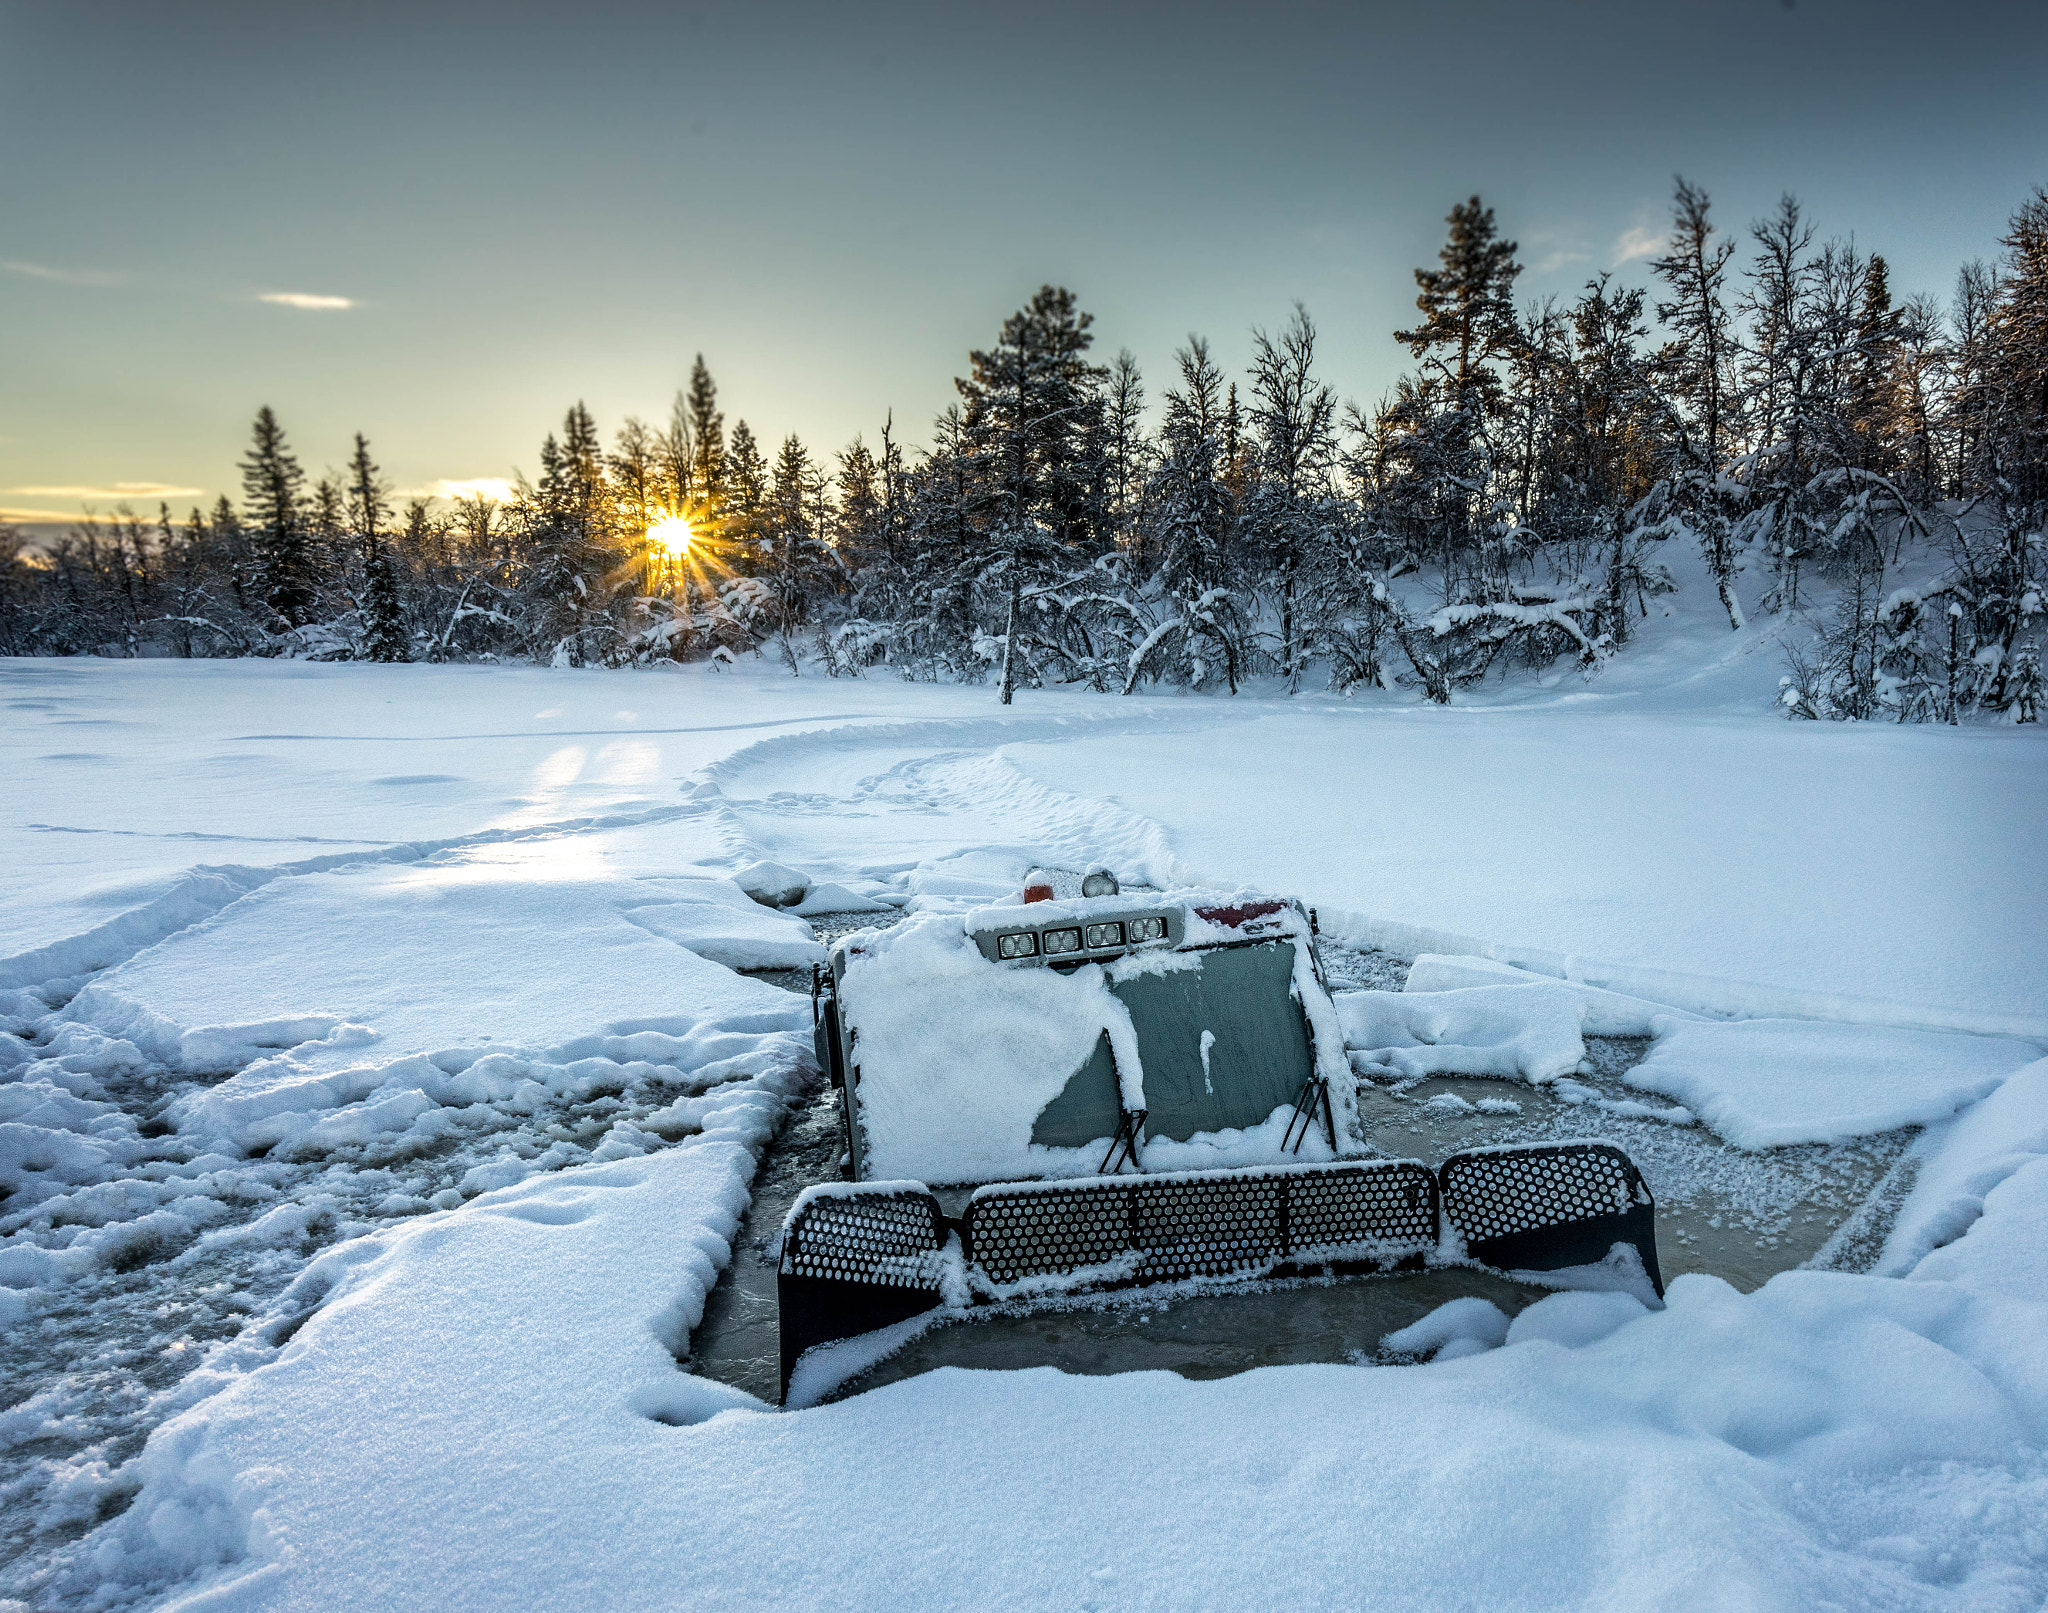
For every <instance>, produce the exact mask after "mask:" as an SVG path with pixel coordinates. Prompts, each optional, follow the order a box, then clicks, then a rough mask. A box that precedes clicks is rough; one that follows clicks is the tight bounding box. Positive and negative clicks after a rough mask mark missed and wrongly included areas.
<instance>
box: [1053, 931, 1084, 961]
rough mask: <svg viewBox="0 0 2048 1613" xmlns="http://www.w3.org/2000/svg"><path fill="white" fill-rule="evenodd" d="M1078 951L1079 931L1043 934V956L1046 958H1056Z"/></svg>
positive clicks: (1079, 946) (1079, 943) (1079, 944)
mask: <svg viewBox="0 0 2048 1613" xmlns="http://www.w3.org/2000/svg"><path fill="white" fill-rule="evenodd" d="M1080 950H1081V932H1080V931H1079V930H1047V931H1046V932H1045V955H1046V956H1047V957H1048V958H1055V957H1058V956H1059V955H1060V954H1061V953H1062V952H1079V951H1080Z"/></svg>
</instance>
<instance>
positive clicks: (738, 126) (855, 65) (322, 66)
mask: <svg viewBox="0 0 2048 1613" xmlns="http://www.w3.org/2000/svg"><path fill="white" fill-rule="evenodd" d="M2044 17H2048V7H2043V6H2040V5H2010V6H1992V5H1974V6H1973V5H1940V6H1936V5H1927V6H1909V5H1897V4H1865V5H1851V4H1846V3H1839V0H1801V3H1800V4H1798V5H1797V6H1796V7H1791V6H1786V5H1785V4H1783V3H1782V0H1726V3H1702V4H1694V5H1684V6H1653V5H1645V4H1574V5H1566V4H1537V3H1522V4H1513V5H1497V4H1477V3H1475V4H1462V5H1456V6H1441V7H1422V6H1414V5H1408V6H1399V7H1380V6H1372V5H1361V4H1353V5H1333V6H1289V5H1284V4H1275V5H1259V6H1247V7H1243V8H1225V7H1216V6H1108V5H1094V6H1072V7H1057V6H1048V7H1021V6H1020V7H1004V8H997V7H966V6H951V7H948V6H936V5H934V6H888V5H866V6H860V7H827V6H817V5H809V6H805V5H774V4H765V3H764V4H754V5H734V4H712V5H701V6H700V5H690V6H630V5H609V4H604V3H601V0H598V3H590V4H583V5H560V4H556V5H549V6H545V7H542V6H528V5H523V4H509V5H495V6H482V5H440V6H436V5H420V4H400V5H385V4H375V3H351V4H348V5H322V6H318V7H315V6H308V5H291V4H288V3H287V4H273V5H269V6H255V5H232V4H218V3H215V4H207V3H190V4H180V5H176V6H170V5H161V4H137V5H119V4H93V5H83V4H76V3H62V0H49V3H34V0H0V151H4V152H5V153H6V159H5V161H4V162H0V509H4V510H7V511H10V512H62V513H68V512H71V511H74V510H76V508H77V507H78V504H79V501H80V498H81V497H83V496H86V493H85V492H84V491H76V490H98V493H97V497H96V499H95V501H96V502H97V503H98V504H99V505H100V506H101V507H103V508H104V507H106V506H107V505H109V504H111V503H112V502H113V496H114V495H115V494H116V493H118V492H119V491H120V490H121V489H122V488H123V486H124V485H125V486H127V487H128V488H131V489H134V490H136V491H135V493H134V497H135V500H136V502H137V503H138V504H140V505H142V506H144V507H146V508H153V504H154V495H153V493H151V492H149V491H146V490H147V489H150V488H152V487H155V486H158V485H161V486H164V487H175V488H189V489H197V493H196V494H193V493H180V494H177V495H176V496H175V497H174V500H173V502H174V503H175V504H176V505H177V506H178V507H179V508H180V509H181V510H182V508H183V507H184V506H185V505H188V504H190V503H192V502H194V499H195V497H198V498H203V499H205V500H209V501H210V499H211V498H212V497H213V496H214V495H215V494H216V493H218V492H220V491H222V490H229V491H232V490H233V486H234V477H235V473H234V461H235V459H236V457H237V456H238V455H239V454H240V453H241V451H242V447H243V443H244V440H245V438H246V434H247V426H248V419H249V416H250V415H251V414H252V413H253V412H254V410H255V409H256V407H257V405H259V404H262V403H270V404H272V405H273V406H275V407H276V408H277V410H278V411H279V413H280V415H281V416H282V418H283V420H284V423H285V426H286V429H287V431H288V433H289V434H290V437H291V440H292V442H293V443H294V445H295V446H296V448H297V449H298V451H299V453H300V455H301V457H302V458H303V459H304V460H305V461H306V463H307V464H308V466H309V467H310V468H312V469H314V470H315V471H318V470H320V469H322V468H324V467H326V466H329V465H337V464H339V463H340V461H341V459H342V458H343V456H344V454H345V453H346V451H347V448H348V441H349V435H350V433H352V432H354V431H356V430H358V429H360V430H362V431H364V432H367V433H368V434H369V436H370V438H371V440H372V444H373V446H374V448H375V449H376V451H377V453H378V455H379V457H380V458H381V459H382V461H383V463H384V465H385V467H386V469H387V471H388V472H390V474H391V475H392V476H393V478H394V479H395V480H396V481H397V483H398V484H399V485H400V486H401V487H422V486H426V485H428V484H431V483H433V482H435V481H436V480H438V479H443V478H446V479H451V480H459V479H465V478H474V477H499V476H506V475H509V474H510V473H511V471H512V470H513V468H514V467H515V466H524V467H525V468H527V469H528V470H529V471H531V470H532V469H533V466H534V459H535V449H536V447H537V445H538V443H539V440H540V438H541V436H542V434H543V433H544V432H546V431H547V430H549V429H550V428H551V427H553V426H555V425H556V424H557V423H558V422H559V420H560V417H561V414H562V411H563V410H564V408H565V407H566V406H567V405H568V404H569V403H571V402H572V401H574V400H575V399H577V398H582V399H584V400H586V401H587V402H588V403H589V404H590V406H591V408H592V409H593V410H594V411H595V412H596V414H597V416H598V419H599V422H600V424H601V426H602V427H603V428H604V430H605V432H606V434H607V436H609V435H610V433H611V432H612V430H614V429H615V428H616V427H617V425H618V423H619V421H620V420H621V419H622V418H623V417H624V416H625V415H626V414H628V413H638V414H640V415H642V416H645V417H647V418H649V419H651V420H653V419H659V418H661V417H662V416H663V415H664V414H665V411H666V409H667V406H668V401H669V398H670V396H671V395H672V394H673V392H674V390H675V389H676V387H677V386H678V385H680V384H681V382H682V380H683V378H684V377H685V375H686V374H687V372H688V367H689V362H690V358H691V355H692V354H693V353H695V352H696V351H698V350H700V349H701V350H702V351H703V352H704V354H705V355H706V358H707V360H708V362H709V363H710V365H711V367H712V370H713V373H714V374H715V375H716V376H717V378H718V380H719V383H720V387H721V391H722V396H723V400H724V403H725V406H726V411H727V416H728V419H729V420H730V419H732V418H736V417H738V416H742V415H744V416H745V417H746V418H747V419H748V420H749V422H750V423H751V424H752V425H753V426H754V427H755V430H756V432H757V434H758V435H760V436H761V437H762V438H763V439H764V440H773V439H779V437H780V436H781V435H782V434H783V433H784V432H786V431H791V430H794V431H796V432H798V433H799V434H800V435H802V436H803V438H804V439H805V441H806V442H807V443H809V444H810V445H811V446H812V447H813V449H814V450H817V451H818V452H820V454H821V455H823V454H826V453H829V452H830V451H832V450H836V449H837V448H839V447H840V446H842V445H843V444H844V443H845V442H846V441H847V440H848V439H849V438H851V437H852V435H853V433H854V432H855V431H857V430H859V431H863V432H865V433H866V435H867V437H868V439H869V440H870V442H872V441H873V440H874V436H875V432H876V428H877V427H878V426H879V425H880V423H881V420H882V416H883V412H884V410H885V409H888V408H890V407H891V406H893V407H894V409H895V413H896V419H897V422H898V425H899V428H901V429H902V431H903V432H904V433H905V435H906V436H907V437H908V439H909V440H910V441H912V442H920V441H922V440H923V439H924V437H925V434H926V427H927V425H928V422H929V420H930V418H931V416H932V415H933V414H934V413H935V412H936V411H937V410H939V409H940V408H942V407H944V405H945V404H946V403H947V402H948V401H949V400H950V398H951V397H952V387H951V378H952V377H953V376H954V375H956V374H958V373H960V372H961V371H962V369H963V368H964V366H965V354H966V350H967V349H968V348H969V347H970V346H973V345H979V344H983V343H985V342H986V341H987V340H988V339H989V338H990V336H992V335H993V333H994V331H995V329H996V326H997V325H998V323H999V322H1000V320H1001V319H1002V317H1003V316H1004V315H1005V314H1006V313H1007V312H1009V311H1010V310H1011V309H1013V308H1014V307H1016V306H1017V304H1018V303H1020V302H1021V301H1022V300H1023V299H1024V298H1025V297H1026V296H1027V295H1028V294H1029V293H1030V292H1031V291H1032V290H1033V289H1034V288H1035V287H1036V286H1037V285H1039V284H1040V283H1041V282H1042V281H1047V280H1051V281H1057V282H1060V283H1063V284H1065V285H1068V286H1071V287H1072V288H1073V289H1074V290H1075V291H1076V292H1077V293H1078V294H1079V296H1080V298H1081V300H1082V303H1083V306H1085V307H1086V308H1088V309H1090V310H1091V311H1093V312H1094V314H1095V316H1096V327H1095V328H1096V332H1097V336H1098V347H1099V350H1100V352H1102V353H1103V354H1104V355H1107V354H1108V353H1113V352H1114V351H1115V350H1116V349H1117V348H1118V347H1120V346H1128V347H1130V348H1131V349H1132V350H1133V351H1134V352H1135V353H1136V354H1137V355H1138V357H1139V360H1140V362H1141V363H1142V364H1143V366H1144V368H1145V370H1146V373H1147V377H1148V382H1149V384H1150V385H1151V387H1152V389H1153V392H1154V395H1155V396H1156V394H1157V391H1158V389H1159V388H1160V387H1161V386H1163V385H1164V384H1165V382H1166V381H1167V379H1168V369H1169V365H1170V361H1171V355H1172V351H1173V349H1174V347H1175V346H1176V345H1177V344H1179V343H1180V342H1181V341H1182V340H1184V338H1185V336H1186V333H1187V332H1188V331H1190V330H1197V331H1201V332H1204V333H1205V334H1207V335H1208V336H1210V337H1211V339H1212V341H1213V343H1214V346H1215V349H1216V352H1217V356H1218V357H1219V359H1221V360H1222V361H1223V362H1224V363H1225V365H1226V367H1229V368H1232V369H1233V370H1235V369H1238V368H1241V365H1242V363H1243V360H1244V358H1245V356H1246V354H1247V351H1248V348H1249V338H1248V333H1249V329H1250V327H1251V326H1252V325H1254V324H1265V325H1268V326H1277V325H1279V324H1280V323H1282V322H1283V321H1284V320H1285V319H1286V318H1287V315H1288V311H1289V306H1290V304H1291V302H1292V301H1293V300H1294V299H1295V298H1297V297H1298V298H1301V299H1303V300H1304V301H1306V303H1307V304H1308V306H1309V309H1310V311H1311V313H1312V314H1313V315H1314V316H1315V318H1316V319H1317V321H1318V323H1319V324H1320V326H1321V327H1322V331H1323V349H1322V351H1323V357H1324V362H1325V368H1326V371H1327V375H1328V378H1329V379H1330V380H1331V381H1332V382H1333V383H1334V384H1335V385H1336V386H1337V388H1338V390H1339V392H1340V393H1341V394H1343V395H1344V396H1346V397H1349V398H1355V399H1357V400H1359V401H1361V402H1370V401H1371V400H1373V399H1374V398H1376V397H1378V396H1379V395H1380V394H1381V393H1382V392H1383V391H1384V390H1385V389H1386V388H1387V387H1388V386H1389V385H1390V384H1391V382H1392V381H1393V379H1394V377H1395V376H1396V375H1397V374H1398V373H1399V372H1400V369H1401V367H1402V365H1403V362H1404V357H1405V355H1404V354H1403V352H1402V350H1401V349H1400V348H1399V347H1398V345H1397V344H1396V343H1395V342H1394V341H1393V340H1392V338H1391V336H1390V334H1389V333H1390V332H1391V331H1392V330H1394V329H1395V328H1397V327H1398V326H1400V325H1403V324H1405V323H1406V322H1407V321H1408V318H1409V316H1410V314H1411V312H1412V299H1413V296H1414V287H1413V283H1412V280H1411V278H1410V272H1411V270H1412V269H1413V268H1414V267H1415V266H1416V265H1418V264H1422V263H1427V262H1430V261H1432V260H1433V257H1434V253H1435V251H1436V248H1437V245H1438V244H1439V242H1440V240H1441V237H1442V232H1443V222H1442V221H1443V215H1444V214H1445V212H1446V211H1447V210H1448V208H1449V206H1450V204H1451V203H1452V202H1453V201H1455V200H1457V199H1459V198H1461V197H1463V196H1465V195H1467V194H1470V193H1472V192H1474V191H1477V192H1478V193H1480V194H1481V195H1482V196H1483V197H1484V198H1485V199H1486V200H1487V201H1488V202H1489V203H1490V204H1492V205H1493V206H1494V207H1495V208H1496V210H1497V212H1498V214H1499V217H1500V221H1501V224H1502V226H1503V229H1504V230H1505V232H1506V233H1507V234H1509V235H1511V236H1513V237H1515V238H1516V239H1518V240H1519V241H1520V242H1521V244H1522V255H1523V259H1524V262H1525V263H1526V264H1527V265H1528V270H1527V272H1526V273H1525V274H1524V276H1523V278H1522V281H1521V286H1520V290H1521V292H1522V293H1523V294H1524V295H1528V296H1533V295H1540V294H1543V293H1546V292H1556V293H1559V294H1569V293H1571V292H1573V291H1574V290H1576V288H1577V287H1578V286H1579V284H1580V283H1581V282H1582V281H1583V280H1584V279H1585V277H1586V276H1587V275H1588V274H1590V273H1592V272H1594V271H1596V270H1599V269H1605V268H1614V267H1617V266H1619V267H1620V268H1621V269H1622V272H1623V274H1624V276H1627V277H1640V276H1642V275H1643V273H1644V269H1645V266H1644V263H1643V261H1642V260H1643V258H1644V257H1646V256H1647V255H1648V248H1649V243H1651V242H1652V241H1654V240H1655V239H1657V238H1658V236H1659V235H1660V233H1661V230H1662V228H1663V225H1664V223H1665V220H1666V217H1667V213H1668V204H1669V195H1670V189H1671V176H1672V174H1673V172H1674V171H1682V172H1684V173H1685V174H1686V175H1687V177H1689V178H1691V179H1692V180H1694V181H1695V182H1697V183H1699V184H1702V185H1704V186H1706V187H1707V188H1708V189H1709V190H1710V191H1711V192H1712V193H1713V196H1714V200H1715V208H1716V212H1717V214H1718V216H1719V217H1720V219H1721V220H1722V222H1723V223H1724V224H1725V225H1726V226H1728V227H1730V228H1732V229H1735V230H1738V231H1739V230H1741V229H1743V228H1744V227H1745V226H1746V225H1747V224H1748V222H1749V221H1750V220H1751V219H1752V218H1755V217H1757V216H1758V215H1760V214H1761V213H1762V212H1764V211H1765V210H1766V209H1768V208H1769V207H1770V206H1771V205H1772V204H1773V203H1774V201H1775V200H1776V197H1777V195H1778V194H1779V192H1780V191H1782V190H1787V189H1789V190H1792V191H1793V192H1795V193H1796V194H1797V195H1799V196H1800V198H1801V199H1802V200H1803V201H1804V202H1805V203H1806V204H1807V206H1808V208H1809V211H1810V213H1811V215H1812V216H1813V217H1814V219H1815V220H1816V221H1817V222H1818V224H1819V225H1820V227H1821V228H1822V230H1823V232H1824V233H1842V234H1849V233H1852V232H1853V234H1854V235H1855V237H1856V239H1857V241H1858V244H1859V245H1860V246H1862V247H1864V248H1865V249H1869V250H1875V251H1880V252H1883V253H1884V254H1885V255H1886V256H1887V257H1888V258H1889V259H1890V260H1891V262H1892V264H1893V285H1894V287H1895V288H1896V289H1897V290H1899V291H1901V292H1910V291H1915V290H1930V291H1936V292H1939V293H1941V294H1942V295H1943V296H1944V297H1945V296H1946V295H1947V293H1948V290H1949V288H1950V286H1951V284H1952V282H1953V278H1954V274H1955V270H1956V268H1957V266H1958V265H1959V264H1960V263H1961V262H1963V261H1965V260H1966V259H1968V258H1971V257H1979V256H1982V257H1990V256H1993V255H1994V254H1995V252H1996V240H1997V236H1998V235H1999V234H2000V233H2001V231H2002V229H2003V227H2004V223H2005V220H2006V217H2007V216H2008V214H2009V213H2010V212H2011V210H2012V209H2013V207H2014V206H2015V205H2017V204H2018V202H2019V201H2020V200H2021V199H2022V198H2023V197H2024V196H2025V195H2026V194H2027V192H2028V191H2029V190H2030V189H2031V188H2032V187H2033V186H2034V185H2036V184H2039V183H2042V182H2044V181H2048V111H2044V101H2043V96H2042V89H2041V86H2042V85H2043V84H2044V83H2048V23H2044V20H2043V19H2044ZM266 294H270V295H276V294H286V295H291V296H297V297H309V296H310V297H317V298H336V299H347V301H348V303H349V304H350V306H347V307H333V308H321V307H300V306H290V305H287V304H282V303H278V302H274V301H272V302H266V301H264V300H262V299H263V298H264V297H265V295H266ZM42 489H58V490H74V491H54V492H50V491H34V490H42Z"/></svg>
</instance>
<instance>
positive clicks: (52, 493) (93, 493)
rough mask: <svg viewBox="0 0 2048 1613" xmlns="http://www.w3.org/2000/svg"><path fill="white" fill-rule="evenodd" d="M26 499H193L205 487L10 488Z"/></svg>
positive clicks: (139, 484) (155, 484) (125, 484)
mask: <svg viewBox="0 0 2048 1613" xmlns="http://www.w3.org/2000/svg"><path fill="white" fill-rule="evenodd" d="M7 491H8V492H10V493H19V494H21V495H22V497H24V498H112V499H123V498H193V497H196V496H198V495H199V494H201V493H203V492H205V491H206V489H205V488H203V487H174V486H173V485H172V484H171V483H169V482H115V483H113V484H111V485H110V486H107V487H70V486H65V487H10V488H8V490H7Z"/></svg>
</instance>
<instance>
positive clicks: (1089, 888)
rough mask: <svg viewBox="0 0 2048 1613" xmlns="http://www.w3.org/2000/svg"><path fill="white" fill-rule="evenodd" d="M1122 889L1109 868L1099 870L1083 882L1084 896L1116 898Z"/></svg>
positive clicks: (1082, 891)
mask: <svg viewBox="0 0 2048 1613" xmlns="http://www.w3.org/2000/svg"><path fill="white" fill-rule="evenodd" d="M1120 888H1121V887H1120V886H1119V885H1118V884H1117V882H1116V875H1114V874H1112V873H1111V872H1110V871H1109V870H1108V869H1107V868H1098V869H1097V870H1096V871H1095V872H1094V873H1092V874H1090V875H1088V876H1087V877H1086V878H1085V879H1083V880H1082V881H1081V894H1082V895H1083V896H1114V895H1116V893H1117V891H1118V890H1119V889H1120Z"/></svg>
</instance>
